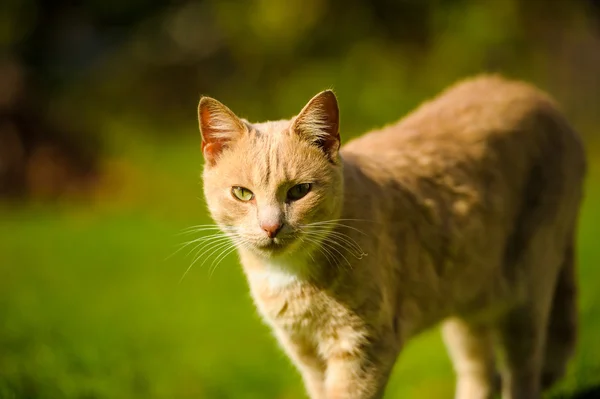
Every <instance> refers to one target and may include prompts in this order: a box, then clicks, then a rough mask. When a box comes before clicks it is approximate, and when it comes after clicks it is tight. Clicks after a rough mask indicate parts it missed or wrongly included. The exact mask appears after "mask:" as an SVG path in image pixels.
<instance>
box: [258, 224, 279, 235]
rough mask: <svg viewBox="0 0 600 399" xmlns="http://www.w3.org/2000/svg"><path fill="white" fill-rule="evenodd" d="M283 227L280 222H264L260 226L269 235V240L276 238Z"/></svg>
mask: <svg viewBox="0 0 600 399" xmlns="http://www.w3.org/2000/svg"><path fill="white" fill-rule="evenodd" d="M282 227H283V226H282V224H281V223H279V222H275V223H273V222H263V223H261V224H260V228H261V229H263V230H264V231H265V232H266V233H267V236H269V238H275V236H276V235H277V233H279V231H280V230H281V228H282Z"/></svg>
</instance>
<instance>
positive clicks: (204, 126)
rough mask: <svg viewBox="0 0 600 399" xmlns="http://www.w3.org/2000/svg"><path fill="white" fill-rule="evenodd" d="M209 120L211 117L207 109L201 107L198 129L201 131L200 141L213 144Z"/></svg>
mask: <svg viewBox="0 0 600 399" xmlns="http://www.w3.org/2000/svg"><path fill="white" fill-rule="evenodd" d="M211 118H212V115H211V113H210V110H209V107H201V109H200V129H201V131H202V139H203V141H202V142H203V143H204V141H206V142H208V143H210V142H213V139H214V136H213V133H214V132H213V129H212V128H211V123H210V122H211Z"/></svg>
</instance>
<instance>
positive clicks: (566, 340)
mask: <svg viewBox="0 0 600 399" xmlns="http://www.w3.org/2000/svg"><path fill="white" fill-rule="evenodd" d="M574 238H575V237H574V234H571V238H570V240H569V243H568V245H567V248H566V250H565V255H564V259H563V264H562V266H561V269H560V272H559V275H558V280H557V283H556V288H555V291H554V298H553V300H552V308H551V310H550V317H549V320H548V331H547V337H546V352H545V359H544V369H543V374H542V386H543V388H544V389H546V388H549V387H550V386H552V384H554V383H555V382H556V381H557V380H558V379H560V378H561V377H562V376H563V375H564V373H565V371H566V367H567V363H568V361H569V359H570V358H571V356H572V355H573V352H574V350H575V344H576V341H577V276H576V267H575V266H576V259H575V248H574V246H575V239H574Z"/></svg>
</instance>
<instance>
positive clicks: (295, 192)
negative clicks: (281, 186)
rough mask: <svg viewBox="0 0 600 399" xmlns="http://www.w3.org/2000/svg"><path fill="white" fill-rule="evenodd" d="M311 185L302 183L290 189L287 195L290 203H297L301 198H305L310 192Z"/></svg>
mask: <svg viewBox="0 0 600 399" xmlns="http://www.w3.org/2000/svg"><path fill="white" fill-rule="evenodd" d="M310 188H311V184H310V183H302V184H297V185H295V186H294V187H292V188H290V189H289V191H288V193H287V198H288V200H289V201H296V200H299V199H300V198H302V197H304V196H305V195H306V194H308V192H309V191H310Z"/></svg>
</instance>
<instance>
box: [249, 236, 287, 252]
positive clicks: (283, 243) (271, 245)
mask: <svg viewBox="0 0 600 399" xmlns="http://www.w3.org/2000/svg"><path fill="white" fill-rule="evenodd" d="M293 241H294V240H293V239H291V238H280V237H276V238H269V239H267V240H264V241H261V242H259V243H256V248H257V249H258V250H259V251H261V252H263V253H268V254H269V255H274V254H281V253H283V252H286V250H288V249H289V248H290V244H291V243H292V242H293Z"/></svg>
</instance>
